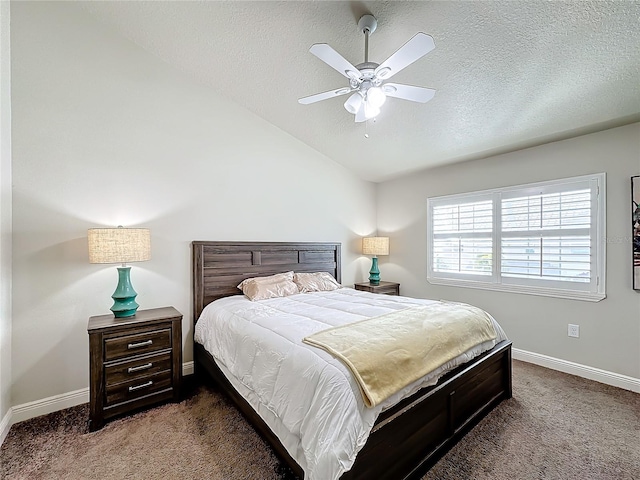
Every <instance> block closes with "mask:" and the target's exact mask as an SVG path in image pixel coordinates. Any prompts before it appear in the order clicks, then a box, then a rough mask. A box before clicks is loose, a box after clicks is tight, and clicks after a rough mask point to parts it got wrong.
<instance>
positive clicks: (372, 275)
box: [369, 257, 380, 285]
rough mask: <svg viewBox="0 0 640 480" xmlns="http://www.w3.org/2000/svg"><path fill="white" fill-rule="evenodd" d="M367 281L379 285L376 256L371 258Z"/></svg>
mask: <svg viewBox="0 0 640 480" xmlns="http://www.w3.org/2000/svg"><path fill="white" fill-rule="evenodd" d="M369 283H370V284H371V285H380V270H378V257H373V258H372V259H371V270H369Z"/></svg>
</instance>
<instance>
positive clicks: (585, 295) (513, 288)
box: [427, 277, 607, 302]
mask: <svg viewBox="0 0 640 480" xmlns="http://www.w3.org/2000/svg"><path fill="white" fill-rule="evenodd" d="M427 281H428V282H429V283H431V284H432V285H446V286H449V287H464V288H478V289H481V290H493V291H496V292H510V293H522V294H525V295H538V296H542V297H554V298H566V299H568V300H581V301H585V302H599V301H601V300H604V299H605V298H607V295H606V294H605V293H594V292H580V291H574V290H559V289H556V288H541V287H525V286H523V285H507V284H496V283H485V282H475V281H470V280H452V279H446V278H433V277H431V278H429V277H428V278H427Z"/></svg>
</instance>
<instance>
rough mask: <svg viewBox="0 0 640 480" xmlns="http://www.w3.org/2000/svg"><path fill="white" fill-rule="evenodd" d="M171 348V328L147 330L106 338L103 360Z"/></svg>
mask: <svg viewBox="0 0 640 480" xmlns="http://www.w3.org/2000/svg"><path fill="white" fill-rule="evenodd" d="M166 348H171V328H162V329H156V330H148V331H144V332H141V333H137V334H133V335H122V336H116V337H112V338H107V339H105V341H104V360H105V362H108V361H110V360H116V359H118V358H124V357H130V356H132V355H140V354H143V353H149V352H155V351H158V350H164V349H166Z"/></svg>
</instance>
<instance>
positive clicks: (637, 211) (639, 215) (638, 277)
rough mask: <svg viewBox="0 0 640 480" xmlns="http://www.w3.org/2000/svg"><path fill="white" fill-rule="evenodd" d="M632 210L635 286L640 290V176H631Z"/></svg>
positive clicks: (635, 288)
mask: <svg viewBox="0 0 640 480" xmlns="http://www.w3.org/2000/svg"><path fill="white" fill-rule="evenodd" d="M631 212H632V213H631V243H632V245H633V288H634V290H640V176H636V177H631Z"/></svg>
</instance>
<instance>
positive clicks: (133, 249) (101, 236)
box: [88, 227, 151, 318]
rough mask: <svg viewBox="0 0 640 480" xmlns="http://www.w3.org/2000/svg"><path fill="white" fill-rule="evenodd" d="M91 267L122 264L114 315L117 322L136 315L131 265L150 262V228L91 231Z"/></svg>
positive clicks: (89, 234) (114, 295) (136, 306)
mask: <svg viewBox="0 0 640 480" xmlns="http://www.w3.org/2000/svg"><path fill="white" fill-rule="evenodd" d="M88 240H89V263H121V264H122V266H121V267H118V286H117V287H116V291H115V292H113V295H111V298H113V306H112V307H111V311H112V312H113V315H114V316H115V317H118V318H122V317H131V316H133V315H135V314H136V310H138V306H139V305H138V304H137V303H136V296H137V295H138V294H137V292H136V291H135V290H134V289H133V286H132V285H131V278H130V271H131V267H127V265H126V264H127V263H130V262H144V261H146V260H149V259H150V258H151V234H150V233H149V229H148V228H123V227H118V228H90V229H89V231H88Z"/></svg>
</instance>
